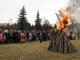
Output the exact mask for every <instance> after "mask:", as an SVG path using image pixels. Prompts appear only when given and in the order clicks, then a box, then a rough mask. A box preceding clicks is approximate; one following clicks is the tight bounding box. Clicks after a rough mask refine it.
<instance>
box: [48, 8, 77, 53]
mask: <svg viewBox="0 0 80 60" xmlns="http://www.w3.org/2000/svg"><path fill="white" fill-rule="evenodd" d="M60 13H61V16H62V17H61V18H60V19H59V23H58V25H57V28H56V30H54V31H53V33H52V36H51V42H50V45H49V48H48V50H50V51H53V52H58V53H73V52H76V51H77V50H76V48H75V47H74V46H73V45H72V43H71V42H70V40H69V38H68V36H67V29H68V28H67V27H68V26H69V25H70V24H71V19H70V12H69V10H68V8H66V9H65V10H62V11H60Z"/></svg>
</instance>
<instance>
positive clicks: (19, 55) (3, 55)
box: [0, 40, 80, 60]
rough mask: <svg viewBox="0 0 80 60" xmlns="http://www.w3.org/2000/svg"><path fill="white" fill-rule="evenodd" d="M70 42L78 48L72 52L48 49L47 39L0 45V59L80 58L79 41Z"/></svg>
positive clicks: (64, 59)
mask: <svg viewBox="0 0 80 60" xmlns="http://www.w3.org/2000/svg"><path fill="white" fill-rule="evenodd" d="M72 43H73V44H74V45H75V47H76V48H77V50H78V51H77V52H76V53H73V54H59V53H52V52H50V51H48V50H47V48H48V46H49V41H45V42H43V43H40V42H39V41H36V42H31V43H18V44H5V45H0V60H80V41H79V40H74V41H72Z"/></svg>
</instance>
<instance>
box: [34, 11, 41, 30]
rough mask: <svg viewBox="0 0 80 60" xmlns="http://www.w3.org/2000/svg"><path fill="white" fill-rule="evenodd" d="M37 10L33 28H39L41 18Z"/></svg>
mask: <svg viewBox="0 0 80 60" xmlns="http://www.w3.org/2000/svg"><path fill="white" fill-rule="evenodd" d="M39 16H40V15H39V11H37V17H36V21H35V28H36V30H41V29H42V28H41V19H40V17H39Z"/></svg>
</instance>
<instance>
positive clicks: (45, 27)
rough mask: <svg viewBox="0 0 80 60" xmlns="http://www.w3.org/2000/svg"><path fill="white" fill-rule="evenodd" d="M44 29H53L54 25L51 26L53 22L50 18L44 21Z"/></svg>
mask: <svg viewBox="0 0 80 60" xmlns="http://www.w3.org/2000/svg"><path fill="white" fill-rule="evenodd" d="M42 27H43V30H50V29H52V28H53V27H52V26H51V24H50V23H49V21H48V20H45V21H44V24H43V26H42Z"/></svg>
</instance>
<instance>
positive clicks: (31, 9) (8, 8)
mask: <svg viewBox="0 0 80 60" xmlns="http://www.w3.org/2000/svg"><path fill="white" fill-rule="evenodd" d="M68 1H69V0H0V23H9V22H10V19H12V23H14V22H17V18H18V15H19V13H20V10H21V8H22V7H23V5H24V6H25V8H26V12H27V16H26V17H27V20H28V21H29V22H30V23H31V24H34V21H35V19H36V14H37V10H39V12H40V17H41V18H42V20H43V19H44V16H45V19H48V20H49V21H50V23H51V24H54V23H55V22H56V20H57V17H56V15H55V13H57V12H58V11H59V10H60V9H62V8H64V7H66V6H67V4H68Z"/></svg>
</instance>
